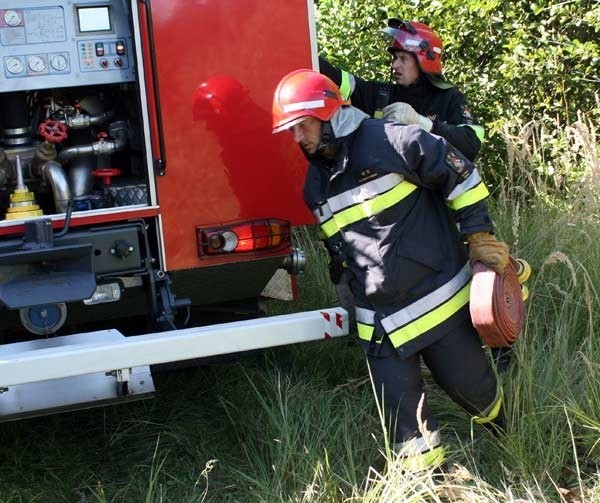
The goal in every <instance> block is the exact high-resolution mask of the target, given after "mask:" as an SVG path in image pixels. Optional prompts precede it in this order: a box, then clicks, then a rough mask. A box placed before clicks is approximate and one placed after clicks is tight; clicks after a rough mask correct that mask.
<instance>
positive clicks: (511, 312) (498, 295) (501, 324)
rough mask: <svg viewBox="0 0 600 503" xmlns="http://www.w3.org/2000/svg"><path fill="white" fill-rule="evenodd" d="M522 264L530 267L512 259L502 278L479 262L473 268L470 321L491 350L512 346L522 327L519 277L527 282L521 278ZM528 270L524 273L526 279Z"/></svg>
mask: <svg viewBox="0 0 600 503" xmlns="http://www.w3.org/2000/svg"><path fill="white" fill-rule="evenodd" d="M523 264H525V266H526V267H527V268H528V267H529V265H528V264H527V263H526V262H524V261H521V260H520V261H519V262H517V261H516V260H514V259H513V258H512V257H511V259H510V262H509V264H508V266H507V267H506V269H505V271H504V273H503V274H502V275H500V274H496V273H495V272H494V271H492V270H491V269H489V268H487V267H486V266H485V265H483V264H482V263H480V262H476V263H475V265H474V266H473V280H472V283H471V302H470V309H471V319H472V321H473V326H474V327H475V329H476V330H477V332H478V333H479V335H480V336H481V338H482V339H483V340H484V341H485V343H486V344H487V345H488V346H490V347H492V348H497V347H503V348H507V347H510V346H512V345H513V344H514V343H515V341H516V340H517V338H518V337H519V335H520V333H521V329H522V328H523V319H524V306H523V294H522V292H521V284H520V282H519V277H521V279H522V281H525V280H526V279H527V278H526V277H525V278H524V279H523V276H524V273H523V272H522V269H523V267H524V265H523ZM530 271H531V269H529V271H526V273H527V276H528V275H529V272H530ZM522 281H521V282H522Z"/></svg>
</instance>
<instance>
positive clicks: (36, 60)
mask: <svg viewBox="0 0 600 503" xmlns="http://www.w3.org/2000/svg"><path fill="white" fill-rule="evenodd" d="M27 65H28V66H29V69H30V70H31V71H32V72H35V73H40V72H43V71H44V70H45V69H46V63H44V60H43V59H42V58H41V57H40V56H29V58H27Z"/></svg>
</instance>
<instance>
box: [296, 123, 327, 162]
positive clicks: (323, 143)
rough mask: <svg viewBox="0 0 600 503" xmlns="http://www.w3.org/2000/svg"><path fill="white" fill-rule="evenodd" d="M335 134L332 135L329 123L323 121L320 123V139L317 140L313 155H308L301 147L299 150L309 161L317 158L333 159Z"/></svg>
mask: <svg viewBox="0 0 600 503" xmlns="http://www.w3.org/2000/svg"><path fill="white" fill-rule="evenodd" d="M335 140H336V138H335V134H334V133H333V128H332V127H331V122H329V121H323V122H321V139H320V140H319V145H318V147H317V150H316V151H315V153H314V154H310V153H309V152H308V151H307V150H306V149H305V148H304V147H303V146H302V145H300V149H301V150H302V152H303V153H304V157H306V158H307V159H308V160H309V161H310V160H311V159H317V158H323V157H325V158H333V154H334V153H335Z"/></svg>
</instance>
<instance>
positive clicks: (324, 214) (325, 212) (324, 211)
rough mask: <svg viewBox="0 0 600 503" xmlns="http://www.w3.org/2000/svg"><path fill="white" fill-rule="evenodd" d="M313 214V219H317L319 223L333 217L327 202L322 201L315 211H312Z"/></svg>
mask: <svg viewBox="0 0 600 503" xmlns="http://www.w3.org/2000/svg"><path fill="white" fill-rule="evenodd" d="M313 215H314V216H315V219H316V220H317V222H318V223H319V225H320V224H322V223H324V222H327V220H330V219H331V217H333V213H332V212H331V208H329V205H328V204H327V203H323V204H322V205H321V206H319V207H318V208H317V209H316V210H315V211H313Z"/></svg>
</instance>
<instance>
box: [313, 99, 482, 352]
mask: <svg viewBox="0 0 600 503" xmlns="http://www.w3.org/2000/svg"><path fill="white" fill-rule="evenodd" d="M351 108H352V107H344V108H342V110H341V111H340V113H344V110H345V109H351ZM337 142H338V146H339V149H338V150H337V154H336V157H335V159H334V160H325V159H324V158H323V157H316V158H315V157H312V158H311V159H310V160H311V165H310V166H309V170H308V173H307V177H306V183H305V187H304V198H305V201H306V203H307V205H308V206H309V208H310V209H311V211H313V214H314V215H315V217H316V219H317V222H318V224H319V226H320V229H321V232H322V233H323V234H324V237H325V238H326V246H327V248H328V249H329V250H330V252H332V254H340V255H342V256H343V257H344V259H345V260H346V263H347V267H348V269H349V272H350V273H351V277H352V280H351V281H350V288H351V290H352V293H353V295H354V297H355V300H356V305H357V311H356V315H357V321H358V331H359V337H360V338H361V339H364V340H369V341H371V342H372V343H373V344H375V343H376V341H378V342H380V341H381V340H382V336H384V335H385V336H387V337H389V339H390V340H391V342H392V343H393V345H394V347H396V348H397V350H398V352H399V353H400V355H402V356H408V355H410V354H412V353H414V352H415V351H418V350H420V349H421V348H423V347H425V346H427V345H428V344H430V343H431V342H433V341H434V340H436V339H438V338H439V337H441V336H443V335H444V334H446V333H447V332H448V331H449V330H451V329H452V328H453V327H454V326H456V325H458V324H459V323H461V322H462V321H464V320H465V317H466V316H468V302H469V288H470V279H471V268H470V266H469V263H468V253H467V249H466V246H465V244H464V241H463V238H464V236H465V235H468V234H471V233H473V232H478V231H491V230H492V223H491V220H490V218H489V216H488V212H487V207H486V199H487V196H488V191H487V188H486V187H485V185H484V184H483V182H482V180H481V178H480V176H479V173H478V171H477V169H476V168H475V166H474V165H473V164H472V163H471V162H469V161H468V160H467V159H466V158H465V157H464V156H463V155H462V154H460V153H459V152H458V151H457V150H456V149H455V148H453V147H452V146H451V145H450V144H449V143H448V142H446V141H445V140H444V139H442V138H440V137H438V136H434V135H431V134H429V133H427V132H425V131H423V130H422V129H420V128H419V127H417V126H405V125H400V124H398V123H393V122H387V121H381V120H375V119H366V120H364V121H363V122H362V123H361V124H360V126H359V127H358V129H356V130H355V131H354V132H353V133H351V134H349V135H347V136H344V137H342V138H338V139H337Z"/></svg>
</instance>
